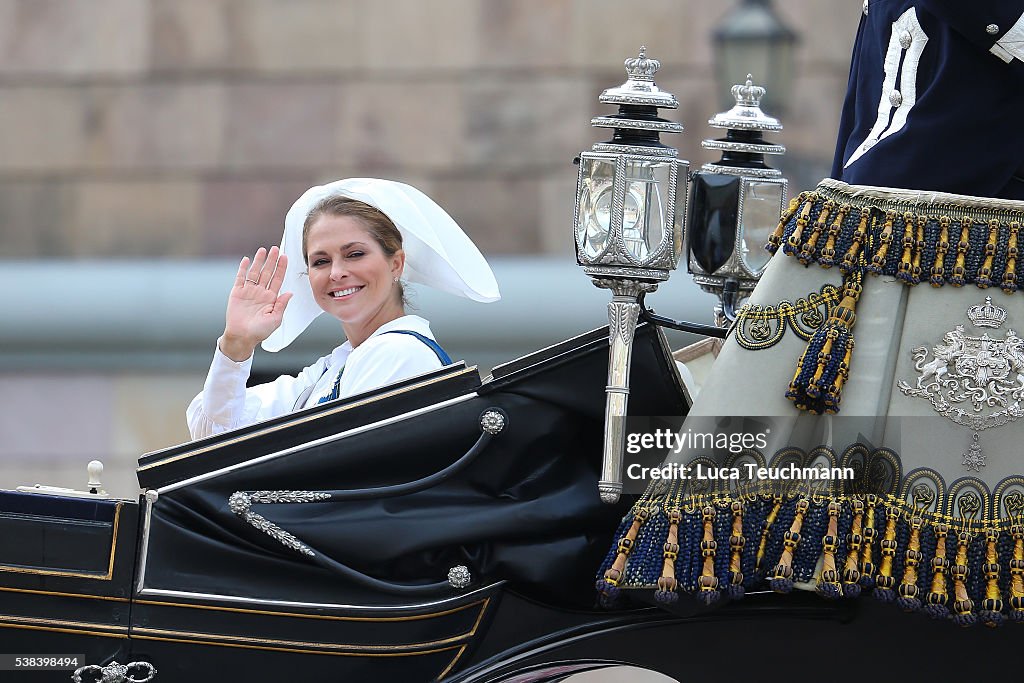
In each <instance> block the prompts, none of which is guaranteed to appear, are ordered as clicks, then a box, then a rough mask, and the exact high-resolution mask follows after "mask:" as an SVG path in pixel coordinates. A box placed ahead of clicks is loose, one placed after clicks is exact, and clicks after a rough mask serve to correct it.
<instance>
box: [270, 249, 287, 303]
mask: <svg viewBox="0 0 1024 683" xmlns="http://www.w3.org/2000/svg"><path fill="white" fill-rule="evenodd" d="M274 249H277V247H274ZM287 270H288V257H287V256H285V255H284V254H280V255H279V256H278V258H277V267H276V268H275V269H274V274H273V275H272V276H271V278H270V282H268V283H267V289H269V290H270V291H272V292H273V293H274V294H277V293H278V292H280V291H281V285H282V284H283V283H284V275H285V272H287Z"/></svg>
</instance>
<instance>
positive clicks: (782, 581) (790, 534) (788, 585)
mask: <svg viewBox="0 0 1024 683" xmlns="http://www.w3.org/2000/svg"><path fill="white" fill-rule="evenodd" d="M810 506H811V503H810V501H808V500H807V499H806V498H801V499H800V500H799V501H797V504H796V514H795V515H794V516H793V523H792V524H791V525H790V527H789V531H787V532H786V535H785V536H783V541H782V556H781V557H780V558H779V563H778V564H776V565H775V569H773V570H772V577H771V579H770V580H769V582H768V583H769V585H770V586H771V587H772V590H773V591H775V592H777V593H788V592H790V591H791V590H793V554H794V553H795V552H796V547H797V545H798V544H799V543H800V529H801V528H802V527H803V525H804V515H806V514H807V509H808V508H809V507H810Z"/></svg>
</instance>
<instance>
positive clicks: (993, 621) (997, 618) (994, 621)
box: [978, 609, 1006, 628]
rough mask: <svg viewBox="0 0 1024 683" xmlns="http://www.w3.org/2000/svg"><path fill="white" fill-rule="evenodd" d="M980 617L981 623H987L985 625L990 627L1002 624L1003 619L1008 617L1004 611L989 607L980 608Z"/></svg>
mask: <svg viewBox="0 0 1024 683" xmlns="http://www.w3.org/2000/svg"><path fill="white" fill-rule="evenodd" d="M978 619H980V620H981V623H983V624H985V626H988V627H989V628H995V627H997V626H1002V625H1003V621H1004V620H1005V619H1006V617H1004V616H1003V613H1002V612H996V611H995V610H989V609H982V610H978Z"/></svg>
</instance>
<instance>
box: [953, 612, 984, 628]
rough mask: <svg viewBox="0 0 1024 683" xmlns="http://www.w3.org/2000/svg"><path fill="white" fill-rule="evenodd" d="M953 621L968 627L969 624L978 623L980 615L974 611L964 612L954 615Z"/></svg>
mask: <svg viewBox="0 0 1024 683" xmlns="http://www.w3.org/2000/svg"><path fill="white" fill-rule="evenodd" d="M953 623H954V624H956V625H957V626H962V627H964V628H967V627H968V626H974V625H975V624H976V623H978V617H977V616H975V615H974V613H973V612H964V613H963V614H955V615H953Z"/></svg>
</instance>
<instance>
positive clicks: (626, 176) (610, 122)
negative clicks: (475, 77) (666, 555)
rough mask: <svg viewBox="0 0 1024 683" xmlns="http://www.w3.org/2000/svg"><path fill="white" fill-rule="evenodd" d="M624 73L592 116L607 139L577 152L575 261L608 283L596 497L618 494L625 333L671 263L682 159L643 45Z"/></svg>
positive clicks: (676, 245)
mask: <svg viewBox="0 0 1024 683" xmlns="http://www.w3.org/2000/svg"><path fill="white" fill-rule="evenodd" d="M625 65H626V73H627V75H628V78H627V80H626V82H625V83H623V84H622V85H620V86H618V87H615V88H609V89H607V90H605V91H604V92H603V93H601V96H600V98H599V101H600V102H601V103H602V104H612V105H618V108H619V109H618V113H616V114H612V115H608V116H597V117H595V118H593V119H591V121H590V123H591V125H592V126H594V127H597V128H611V129H612V130H613V133H612V139H611V140H609V141H607V142H599V143H597V144H595V145H594V146H593V147H592V148H591V150H590V151H589V152H583V153H582V154H580V158H579V167H580V168H579V181H578V184H577V189H576V215H575V220H574V223H573V230H574V236H575V244H576V260H577V262H578V263H579V264H580V266H582V267H583V272H585V273H586V274H587V275H589V276H590V278H591V279H592V280H593V282H594V285H596V286H597V287H602V288H606V289H610V290H611V291H612V301H611V303H609V304H608V324H609V339H608V341H609V344H610V349H609V355H608V387H607V392H608V393H607V403H606V407H605V435H604V459H603V463H602V468H601V480H600V482H599V483H598V488H599V492H600V494H601V499H602V500H603V501H604V502H606V503H614V502H616V501H618V499H619V496H620V494H621V493H622V459H623V448H624V445H625V417H626V407H627V402H628V398H629V365H630V358H631V355H632V341H633V332H634V330H635V328H636V323H637V318H638V316H639V313H640V300H641V297H642V296H643V294H645V293H646V292H651V291H654V290H655V289H657V287H658V283H659V282H662V281H664V280H667V279H668V277H669V274H670V272H671V271H672V270H674V269H675V267H676V265H677V264H678V261H679V257H680V252H681V246H682V225H681V223H682V220H683V211H684V208H685V207H684V204H685V201H686V176H687V170H688V168H689V164H688V163H687V162H686V161H681V160H680V159H678V158H677V157H678V152H677V151H676V149H675V148H673V147H669V146H667V145H664V144H662V143H661V141H660V139H659V135H660V134H661V133H679V132H682V130H683V127H682V126H681V125H680V124H678V123H674V122H672V121H668V120H666V119H662V118H659V117H658V110H659V109H675V108H677V107H678V106H679V102H677V101H676V98H675V96H674V95H672V93H669V92H665V91H663V90H660V89H659V88H658V86H657V85H655V83H654V74H655V73H656V72H657V71H658V69H659V68H661V63H660V62H658V60H656V59H649V58H648V57H647V55H646V48H644V47H641V48H640V56H639V57H636V58H631V59H627V60H626V62H625Z"/></svg>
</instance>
